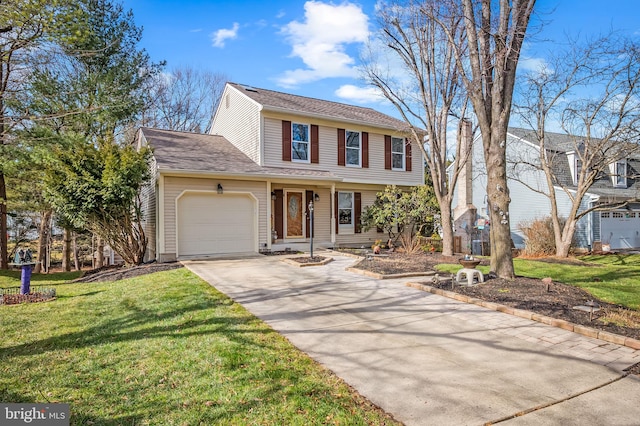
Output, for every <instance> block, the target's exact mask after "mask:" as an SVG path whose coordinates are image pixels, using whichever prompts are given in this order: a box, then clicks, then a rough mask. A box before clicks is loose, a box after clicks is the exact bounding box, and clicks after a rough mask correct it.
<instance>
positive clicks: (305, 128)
mask: <svg viewBox="0 0 640 426" xmlns="http://www.w3.org/2000/svg"><path fill="white" fill-rule="evenodd" d="M291 161H297V162H300V163H308V162H309V125H308V124H300V123H291Z"/></svg>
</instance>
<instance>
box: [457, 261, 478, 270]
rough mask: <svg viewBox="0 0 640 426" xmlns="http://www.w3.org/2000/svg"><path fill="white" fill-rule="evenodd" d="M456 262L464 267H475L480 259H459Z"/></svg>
mask: <svg viewBox="0 0 640 426" xmlns="http://www.w3.org/2000/svg"><path fill="white" fill-rule="evenodd" d="M458 262H460V264H461V265H462V267H463V268H465V269H475V268H476V266H478V265H479V264H480V261H479V260H477V259H460V260H459V261H458Z"/></svg>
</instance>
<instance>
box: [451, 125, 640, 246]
mask: <svg viewBox="0 0 640 426" xmlns="http://www.w3.org/2000/svg"><path fill="white" fill-rule="evenodd" d="M536 141H537V139H536V137H535V134H534V133H533V132H532V131H531V130H526V129H519V128H509V130H508V133H507V175H508V178H509V179H508V185H509V195H510V197H511V204H510V213H509V219H510V224H511V236H512V239H513V242H514V244H515V245H516V246H517V247H523V246H524V236H523V234H522V231H521V230H520V229H519V225H520V224H522V223H526V222H530V221H532V220H534V219H541V218H543V217H545V216H549V215H550V210H551V208H550V201H549V198H548V197H547V196H546V195H545V194H546V193H548V191H549V189H548V187H547V183H546V179H545V175H544V172H543V171H542V170H541V169H539V168H537V167H535V164H537V163H539V155H540V154H539V145H538V144H537V142H536ZM545 146H546V155H548V156H550V158H553V161H552V165H553V174H554V176H555V178H556V185H555V187H554V189H553V190H554V191H555V193H556V197H557V201H558V209H559V213H560V215H561V216H565V217H566V216H567V215H568V213H569V210H570V207H571V201H570V199H569V196H568V195H567V192H569V193H572V191H573V192H574V193H575V188H576V184H577V178H578V172H579V169H580V167H581V164H580V162H579V159H578V158H579V156H578V155H576V146H578V147H579V146H580V138H579V137H575V136H571V135H566V134H560V133H552V132H546V143H545ZM482 155H483V154H482V140H481V138H480V136H479V135H477V136H476V138H475V140H474V147H473V160H472V161H471V163H472V164H473V179H472V180H469V181H468V185H472V187H471V192H472V194H473V196H472V197H471V199H472V204H473V205H472V207H473V208H475V209H477V214H478V218H480V219H481V220H483V222H485V223H486V219H488V212H487V208H488V206H487V198H486V182H487V180H486V170H485V167H484V160H483V158H482ZM638 170H640V157H639V156H638V153H631V154H629V155H628V156H627V157H626V158H622V159H620V160H618V161H615V162H614V163H611V164H608V165H606V167H604V171H603V173H601V174H600V176H599V177H598V179H597V180H596V181H595V183H594V184H593V185H592V186H591V188H589V190H588V193H587V194H586V195H585V196H584V197H583V198H582V200H581V206H580V209H581V210H586V209H590V208H593V207H596V206H601V205H609V204H612V203H619V202H624V201H629V204H628V205H626V206H625V207H623V208H620V209H606V210H594V211H593V212H591V213H588V214H587V215H585V216H583V217H582V219H580V220H579V221H578V223H577V228H576V233H575V237H574V247H575V248H576V249H579V250H580V249H581V250H589V249H592V248H594V247H595V248H597V247H599V246H600V245H603V246H608V247H610V248H611V249H624V248H638V247H640V204H639V203H635V202H633V200H637V199H638V196H640V180H638V179H637V171H638ZM459 184H464V182H461V181H459ZM630 200H631V201H630ZM476 232H477V233H478V234H479V232H478V231H476ZM484 232H485V233H486V227H485V230H484Z"/></svg>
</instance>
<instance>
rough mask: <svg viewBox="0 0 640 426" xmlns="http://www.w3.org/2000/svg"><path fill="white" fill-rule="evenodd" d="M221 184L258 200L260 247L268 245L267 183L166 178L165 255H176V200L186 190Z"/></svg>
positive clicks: (226, 188)
mask: <svg viewBox="0 0 640 426" xmlns="http://www.w3.org/2000/svg"><path fill="white" fill-rule="evenodd" d="M218 183H219V184H221V185H222V187H223V188H224V191H230V192H250V193H251V194H253V196H254V197H256V198H257V200H258V245H259V247H260V248H262V247H263V246H264V245H265V244H266V243H267V232H268V229H269V228H268V227H267V225H268V223H267V207H266V206H267V184H266V182H255V181H236V180H224V179H204V178H203V179H201V178H187V177H165V178H164V184H165V186H164V206H165V215H164V222H165V223H164V230H165V248H164V252H163V253H164V254H174V255H175V253H176V198H177V197H178V195H180V194H181V193H182V192H183V191H184V190H189V189H190V190H205V191H206V190H215V189H216V188H217V185H218Z"/></svg>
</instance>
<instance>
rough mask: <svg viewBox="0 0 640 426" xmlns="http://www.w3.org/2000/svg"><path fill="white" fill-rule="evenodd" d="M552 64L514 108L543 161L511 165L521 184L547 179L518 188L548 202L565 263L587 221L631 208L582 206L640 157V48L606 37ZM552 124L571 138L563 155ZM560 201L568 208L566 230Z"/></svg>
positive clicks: (533, 75)
mask: <svg viewBox="0 0 640 426" xmlns="http://www.w3.org/2000/svg"><path fill="white" fill-rule="evenodd" d="M552 58H553V59H551V60H550V61H549V62H548V63H547V65H546V66H545V67H543V68H541V69H539V70H534V71H533V72H530V73H528V74H527V75H526V76H525V78H524V79H523V80H522V91H523V93H522V95H521V96H520V97H519V98H520V102H519V105H518V106H517V107H516V110H517V111H518V112H519V113H520V115H521V117H522V119H523V121H524V122H526V123H528V124H529V126H530V127H531V129H532V130H533V131H532V132H531V134H532V136H533V141H534V142H536V143H537V144H538V156H537V158H534V159H529V158H523V157H521V156H519V157H517V158H514V159H512V161H513V162H514V178H516V179H518V176H519V174H520V173H521V172H527V171H531V170H533V171H536V170H537V171H542V172H543V173H544V180H545V184H544V185H541V186H536V185H535V184H532V183H528V182H526V181H524V180H521V179H520V180H519V181H520V182H521V183H522V184H524V185H526V186H527V187H528V188H530V189H531V190H533V191H535V192H538V193H540V194H544V195H545V196H546V197H548V198H549V202H550V205H551V220H552V223H553V231H554V239H555V247H556V256H560V257H566V256H568V254H569V250H570V248H571V242H572V240H573V236H574V234H575V231H576V226H577V223H578V221H579V220H580V219H581V218H582V217H584V216H585V215H587V214H589V213H591V212H592V211H593V210H595V209H607V208H616V207H617V208H619V207H621V206H624V205H627V204H628V203H629V202H630V201H633V200H630V199H626V200H620V199H617V200H616V199H612V200H610V201H606V200H605V201H603V202H601V203H599V204H598V205H595V206H591V207H589V208H584V198H585V196H586V195H587V193H588V191H589V190H590V188H591V187H592V186H593V185H594V183H595V182H596V181H597V180H598V179H602V178H605V179H609V180H611V181H612V182H611V183H612V185H613V184H616V182H614V180H616V179H619V180H620V182H623V181H626V177H627V176H626V175H627V170H628V169H626V167H625V169H626V170H622V171H621V170H616V166H615V165H616V163H618V162H620V161H622V162H626V159H627V158H628V157H629V156H631V155H633V154H635V153H637V152H638V151H639V150H640V145H639V142H640V98H639V97H638V96H639V95H640V46H638V45H637V44H633V43H632V42H630V41H624V40H620V39H618V38H615V37H613V35H611V34H609V35H608V36H606V37H603V38H601V39H599V40H596V41H594V42H591V43H588V44H587V45H586V47H580V46H578V45H576V44H575V43H571V45H570V46H569V49H568V50H567V51H562V52H560V53H556V55H555V56H552ZM550 121H552V122H555V123H557V126H559V127H560V128H561V129H562V131H563V133H566V138H565V139H566V140H568V141H569V143H565V146H564V147H562V148H561V149H559V148H558V147H557V146H556V145H554V144H553V143H552V142H553V141H552V140H551V137H550V135H549V133H548V132H547V127H548V126H549V124H550V123H549V122H550ZM567 153H570V154H569V155H567ZM567 168H570V169H571V171H572V176H571V179H570V180H568V181H567V180H565V179H563V178H562V176H560V171H561V170H566V169H567ZM622 173H623V174H622ZM559 197H566V199H568V200H569V202H570V210H569V213H568V215H567V217H566V221H565V222H563V221H562V218H561V215H560V212H559V208H558V204H559V203H558V199H559Z"/></svg>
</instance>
